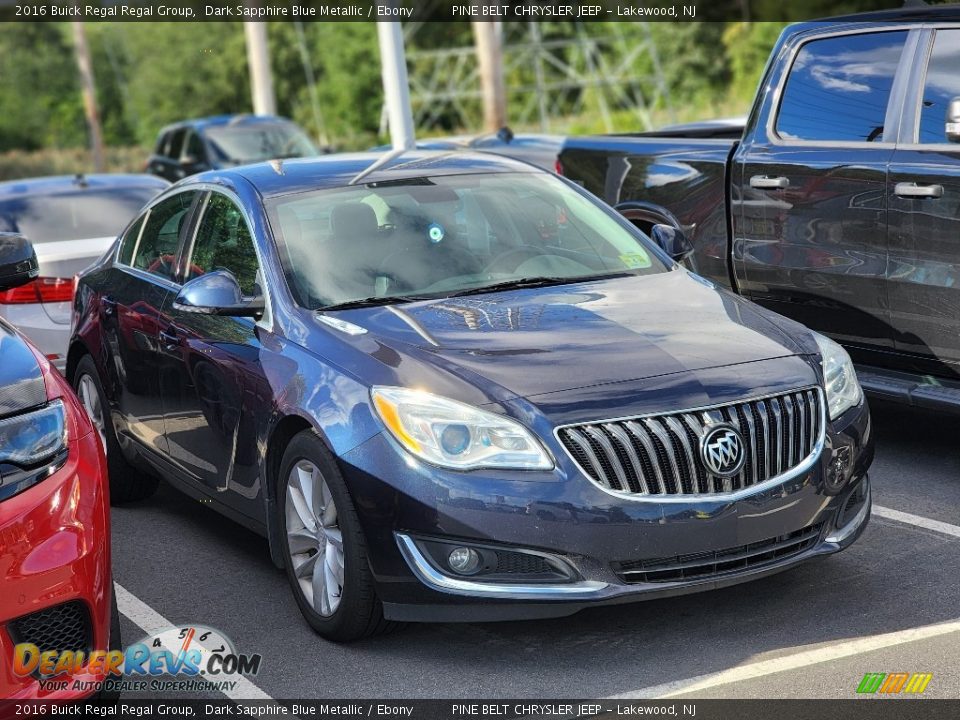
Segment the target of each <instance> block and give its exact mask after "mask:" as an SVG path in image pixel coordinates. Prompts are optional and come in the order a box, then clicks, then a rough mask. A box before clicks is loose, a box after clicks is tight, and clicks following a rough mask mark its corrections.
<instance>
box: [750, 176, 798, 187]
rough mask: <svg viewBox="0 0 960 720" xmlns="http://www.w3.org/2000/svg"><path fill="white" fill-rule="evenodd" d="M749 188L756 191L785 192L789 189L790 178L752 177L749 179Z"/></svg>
mask: <svg viewBox="0 0 960 720" xmlns="http://www.w3.org/2000/svg"><path fill="white" fill-rule="evenodd" d="M750 187H752V188H757V189H758V190H785V189H786V188H788V187H790V178H785V177H770V176H769V175H754V176H753V177H752V178H750Z"/></svg>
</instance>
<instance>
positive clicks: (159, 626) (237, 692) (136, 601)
mask: <svg viewBox="0 0 960 720" xmlns="http://www.w3.org/2000/svg"><path fill="white" fill-rule="evenodd" d="M113 586H114V587H115V588H116V592H117V607H118V608H119V610H120V613H121V614H122V615H124V616H125V617H126V618H127V619H128V620H129V621H130V622H132V623H133V624H134V625H136V626H137V627H138V628H140V629H141V630H143V632H144V633H146V634H148V635H149V634H150V633H153V632H157V631H158V630H163V629H165V628H169V627H174V624H173V623H172V622H170V621H169V620H167V619H166V618H165V617H164V616H163V615H161V614H160V613H158V612H157V611H156V610H154V609H153V608H152V607H150V606H149V605H147V604H146V603H145V602H144V601H143V600H141V599H140V598H138V597H137V596H136V595H134V594H133V593H131V592H130V591H129V590H127V589H126V588H125V587H123V585H120V584H118V583H114V585H113ZM236 683H237V684H236V685H234V687H233V689H232V690H220V692H222V693H223V694H224V695H226V696H227V697H228V698H230V699H231V700H273V698H272V697H270V696H269V695H267V693H265V692H264V691H263V690H261V689H260V688H259V687H257V686H256V685H254V684H253V683H252V682H250V680H248V679H247V678H245V677H243V676H239V677H237V678H236Z"/></svg>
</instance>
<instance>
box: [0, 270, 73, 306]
mask: <svg viewBox="0 0 960 720" xmlns="http://www.w3.org/2000/svg"><path fill="white" fill-rule="evenodd" d="M73 291H74V282H73V278H47V277H41V278H37V279H36V280H32V281H31V282H28V283H27V284H26V285H21V286H20V287H17V288H13V290H5V291H4V292H0V305H30V304H33V303H54V302H71V301H72V300H73Z"/></svg>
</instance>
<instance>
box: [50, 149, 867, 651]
mask: <svg viewBox="0 0 960 720" xmlns="http://www.w3.org/2000/svg"><path fill="white" fill-rule="evenodd" d="M376 160H377V156H376V155H353V156H329V157H325V158H317V159H311V160H291V161H282V162H281V161H273V162H270V163H264V164H261V165H253V166H247V167H241V168H236V169H233V170H229V171H223V172H215V173H205V174H201V175H198V176H196V177H194V178H190V179H188V180H185V181H183V182H181V183H179V184H177V185H175V186H174V187H172V188H170V189H169V190H168V191H166V192H165V193H163V194H162V195H161V196H160V197H159V198H158V199H157V200H155V201H153V202H152V203H151V204H150V205H149V206H148V207H147V208H146V209H145V210H144V211H143V212H142V214H141V215H140V216H139V217H137V218H136V220H134V221H133V222H132V223H131V224H130V226H129V227H128V228H127V229H126V230H125V232H124V233H123V235H122V236H121V237H120V238H119V239H118V241H117V243H116V246H115V248H114V249H113V251H111V252H110V253H108V254H107V256H105V258H104V259H103V260H102V261H101V262H100V263H99V264H98V265H96V266H95V267H93V268H91V269H90V270H89V271H87V272H86V273H84V275H83V276H82V277H81V278H80V281H79V286H78V291H77V294H76V300H75V319H74V334H73V339H72V344H71V347H70V354H69V359H68V375H69V377H70V379H71V381H72V382H73V384H74V386H76V387H78V388H80V389H81V391H82V392H86V393H87V395H88V396H90V397H88V399H87V400H88V401H87V403H86V404H87V406H88V407H100V408H106V409H108V410H109V411H108V412H102V411H101V412H100V413H99V414H94V419H95V420H97V422H98V423H99V424H100V429H101V430H102V432H103V436H104V438H105V443H106V447H107V455H108V460H109V463H110V474H111V493H112V496H113V498H114V501H115V502H129V501H136V500H140V499H143V498H145V497H147V496H148V495H149V494H150V493H151V492H152V491H153V490H154V489H155V487H156V485H157V482H158V479H159V478H163V479H165V480H167V481H169V482H170V483H172V484H173V485H175V486H177V487H179V488H180V489H182V490H183V491H184V492H186V493H187V494H189V495H192V496H194V497H196V498H199V499H202V500H204V501H208V502H210V503H211V505H212V507H214V508H216V509H217V510H219V511H220V512H222V513H224V514H225V515H228V516H229V517H231V518H234V519H235V520H237V521H238V522H240V523H242V524H244V525H246V526H248V527H250V528H253V529H255V530H256V531H258V532H260V533H262V534H263V535H264V536H266V537H267V538H268V540H269V545H270V550H271V553H272V556H273V558H274V560H275V562H276V564H277V565H278V566H279V567H283V568H285V569H286V573H287V576H288V578H289V581H290V585H291V587H292V588H293V592H294V595H295V596H296V599H297V602H298V604H299V606H300V608H301V610H302V611H303V614H304V616H305V617H306V619H307V621H308V622H309V623H310V625H311V626H312V627H313V628H314V629H315V630H317V631H318V632H319V633H320V634H322V635H323V636H324V637H327V638H330V639H333V640H340V641H343V640H351V639H355V638H359V637H362V636H365V635H369V634H372V633H375V632H378V631H381V630H383V629H385V628H387V627H389V626H390V624H391V622H392V621H451V620H469V621H477V620H501V619H518V618H533V617H551V616H562V615H568V614H571V613H574V612H576V611H577V610H579V609H581V608H584V607H586V606H588V605H594V604H602V603H620V602H629V601H634V600H640V599H644V598H649V597H658V596H664V595H673V594H680V593H687V592H692V591H696V590H706V589H711V588H716V587H719V586H723V585H727V584H731V583H736V582H741V581H744V580H748V579H753V578H757V577H762V576H764V575H768V574H770V573H774V572H777V571H780V570H783V569H785V568H788V567H791V566H793V565H795V564H796V563H798V562H801V561H804V560H807V559H810V558H813V557H816V556H820V555H826V554H829V553H834V552H837V551H839V550H842V549H844V548H845V547H847V546H848V545H850V544H851V543H852V542H853V541H854V540H855V539H856V538H857V537H858V536H859V534H860V533H861V532H862V530H863V528H864V527H865V525H866V523H867V520H868V518H869V514H870V486H869V481H868V478H867V469H868V467H869V465H870V462H871V460H872V456H873V449H872V439H871V437H870V421H869V413H868V410H867V406H866V403H865V400H864V398H863V394H862V392H861V390H860V386H859V384H858V382H857V378H856V375H855V373H854V371H853V367H852V366H851V364H850V360H849V358H848V357H847V354H846V353H845V352H844V351H843V349H841V348H840V347H839V346H838V345H836V344H835V343H833V342H832V341H830V340H828V339H826V338H824V337H821V336H819V335H816V334H814V333H812V332H810V331H809V330H807V329H805V328H804V327H802V326H800V325H798V324H796V323H793V322H791V321H789V320H786V319H784V318H782V317H780V316H778V315H775V314H773V313H771V312H768V311H766V310H763V309H761V308H759V307H757V306H755V305H753V304H751V303H749V302H747V301H745V300H743V299H741V298H739V297H737V296H735V295H733V294H731V293H729V292H726V291H724V290H722V289H719V288H717V287H714V286H713V284H711V283H710V282H708V281H705V280H703V279H702V278H700V277H698V276H696V275H694V274H692V273H690V272H689V271H688V270H686V269H685V268H684V267H682V266H681V265H679V264H678V263H677V262H676V260H677V259H680V258H682V257H683V256H684V254H685V253H686V252H688V251H689V246H688V244H687V242H686V240H685V239H684V238H683V237H682V236H681V235H680V233H679V232H677V231H674V230H672V229H670V228H666V227H663V226H658V227H657V228H655V229H654V232H653V239H650V238H647V237H646V236H644V235H642V234H641V233H640V232H639V231H638V230H637V229H636V228H634V227H633V226H632V225H631V224H630V223H629V222H628V221H626V220H625V219H623V218H622V217H620V216H619V215H618V214H617V213H615V212H614V211H613V210H611V209H610V208H608V207H607V206H605V205H603V204H602V203H600V202H599V201H597V200H596V199H595V198H593V197H592V196H590V195H588V194H587V193H585V192H584V191H582V190H581V189H580V188H578V187H577V186H575V185H573V184H572V183H569V182H567V181H565V180H564V179H562V178H559V177H556V176H553V175H551V174H549V173H546V172H543V171H540V170H537V169H535V168H533V167H531V166H529V165H524V164H521V163H518V162H515V161H512V160H508V159H506V158H499V157H495V156H492V155H485V154H470V153H463V154H460V153H447V154H443V153H422V152H413V153H410V154H408V155H405V156H402V157H399V158H394V159H393V160H392V162H380V163H377V164H373V163H375V161H376ZM372 164H373V166H372V167H371V165H372ZM94 401H96V402H94Z"/></svg>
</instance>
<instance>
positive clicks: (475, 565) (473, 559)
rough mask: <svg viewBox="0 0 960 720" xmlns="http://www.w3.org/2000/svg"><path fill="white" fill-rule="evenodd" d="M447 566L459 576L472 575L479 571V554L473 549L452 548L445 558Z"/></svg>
mask: <svg viewBox="0 0 960 720" xmlns="http://www.w3.org/2000/svg"><path fill="white" fill-rule="evenodd" d="M447 565H449V566H450V569H451V570H453V571H454V572H455V573H459V574H460V575H473V574H474V573H475V572H477V570H479V569H480V554H479V553H478V552H477V551H476V550H474V549H473V548H465V547H459V548H454V549H453V550H451V551H450V554H449V555H448V556H447Z"/></svg>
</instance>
